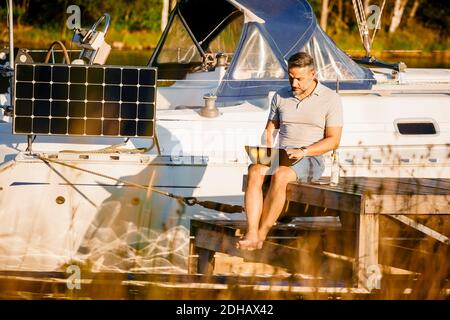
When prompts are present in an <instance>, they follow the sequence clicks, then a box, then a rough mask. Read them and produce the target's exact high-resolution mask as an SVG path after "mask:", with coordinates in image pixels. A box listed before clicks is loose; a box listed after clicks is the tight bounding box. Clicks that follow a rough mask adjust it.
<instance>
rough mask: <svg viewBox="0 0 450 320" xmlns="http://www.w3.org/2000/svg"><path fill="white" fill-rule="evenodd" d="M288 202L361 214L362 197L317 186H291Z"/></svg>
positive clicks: (288, 190)
mask: <svg viewBox="0 0 450 320" xmlns="http://www.w3.org/2000/svg"><path fill="white" fill-rule="evenodd" d="M286 192H287V194H286V196H287V200H289V201H295V202H299V203H305V204H309V205H313V206H319V207H324V208H329V209H334V210H343V211H348V212H353V213H359V211H360V205H361V195H358V194H351V193H345V192H340V191H334V190H329V189H324V188H321V187H320V186H316V185H309V184H308V185H306V184H303V185H302V184H289V185H288V187H287V191H286Z"/></svg>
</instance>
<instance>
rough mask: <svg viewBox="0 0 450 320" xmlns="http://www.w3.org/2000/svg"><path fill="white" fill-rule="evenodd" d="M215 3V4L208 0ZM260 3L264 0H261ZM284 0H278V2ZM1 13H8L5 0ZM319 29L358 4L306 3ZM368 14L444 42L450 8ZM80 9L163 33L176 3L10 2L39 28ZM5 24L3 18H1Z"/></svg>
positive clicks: (411, 5)
mask: <svg viewBox="0 0 450 320" xmlns="http://www.w3.org/2000/svg"><path fill="white" fill-rule="evenodd" d="M210 1H215V0H210ZM261 1H264V0H261ZM280 1H282V0H280ZM2 2H3V3H2V4H1V11H3V12H6V7H5V2H6V1H5V0H3V1H2ZM309 2H310V3H311V5H312V6H313V8H314V11H315V13H316V16H317V17H318V21H319V22H320V24H321V26H322V28H323V29H325V30H327V31H331V32H337V33H338V32H340V30H349V31H354V30H355V29H356V28H357V22H356V19H355V13H354V9H353V4H354V3H355V2H357V1H356V0H352V1H350V0H310V1H309ZM361 2H362V3H363V6H364V8H365V10H366V14H367V16H370V14H371V12H370V11H369V6H370V5H377V6H379V7H380V8H381V7H383V15H382V18H381V23H380V26H381V29H383V30H384V31H386V32H389V33H391V34H393V33H395V32H396V31H397V30H399V29H402V28H406V27H408V25H409V24H410V23H412V22H414V23H420V24H421V25H423V26H424V27H427V28H430V29H432V30H434V31H435V32H437V33H439V34H440V35H441V36H442V37H445V38H448V36H449V34H448V32H449V31H448V30H450V28H449V27H450V7H449V6H448V5H447V4H446V2H445V1H441V0H361ZM72 4H75V5H78V6H80V8H81V13H82V19H81V21H82V25H83V26H84V27H86V26H89V25H90V24H92V23H93V21H95V20H96V19H97V18H98V17H100V16H101V15H102V14H103V13H104V12H108V13H110V15H111V20H112V21H111V23H112V26H113V27H114V28H115V29H127V30H129V31H136V30H146V31H161V29H163V28H164V27H165V25H166V23H167V18H168V13H169V11H170V10H171V9H173V8H174V7H175V5H176V0H70V1H69V0H52V1H48V0H18V1H14V17H15V22H16V23H17V24H18V25H19V26H21V25H32V26H35V27H39V28H52V29H61V30H63V28H65V21H66V19H67V13H66V8H67V7H68V6H69V5H72ZM4 20H6V19H4Z"/></svg>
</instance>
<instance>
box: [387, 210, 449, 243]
mask: <svg viewBox="0 0 450 320" xmlns="http://www.w3.org/2000/svg"><path fill="white" fill-rule="evenodd" d="M389 217H392V218H394V219H397V220H398V221H400V222H402V223H404V224H406V225H408V226H410V227H412V228H414V229H416V230H419V231H420V232H422V233H424V234H426V235H427V236H429V237H432V238H433V239H436V240H437V241H440V242H442V243H444V244H449V239H448V237H446V236H445V235H443V234H440V233H439V232H437V231H435V230H433V229H431V228H428V227H427V226H426V225H423V224H421V223H418V222H416V221H414V220H412V219H410V218H408V217H405V216H404V215H399V214H390V215H389Z"/></svg>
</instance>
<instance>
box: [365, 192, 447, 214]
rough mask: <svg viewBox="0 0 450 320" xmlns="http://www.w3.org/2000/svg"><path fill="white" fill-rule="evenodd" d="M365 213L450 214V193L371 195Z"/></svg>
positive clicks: (366, 199) (367, 197) (366, 198)
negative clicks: (444, 194) (443, 194)
mask: <svg viewBox="0 0 450 320" xmlns="http://www.w3.org/2000/svg"><path fill="white" fill-rule="evenodd" d="M364 201H365V202H364V203H365V211H364V212H365V214H450V195H447V196H441V195H414V194H413V195H371V196H370V197H369V196H366V197H365V198H364Z"/></svg>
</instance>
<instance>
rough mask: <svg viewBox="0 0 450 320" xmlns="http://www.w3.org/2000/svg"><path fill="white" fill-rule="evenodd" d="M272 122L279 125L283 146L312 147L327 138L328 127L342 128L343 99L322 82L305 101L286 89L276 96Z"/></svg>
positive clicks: (273, 104) (280, 139)
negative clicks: (326, 130)
mask: <svg viewBox="0 0 450 320" xmlns="http://www.w3.org/2000/svg"><path fill="white" fill-rule="evenodd" d="M269 120H274V121H279V122H280V132H279V144H280V147H282V148H285V147H294V148H299V147H302V146H309V145H311V144H313V143H316V142H318V141H319V140H322V139H323V138H324V136H325V128H326V127H342V126H343V115H342V102H341V98H340V96H339V95H338V94H337V93H336V92H334V91H333V90H330V89H329V88H327V87H325V86H324V85H323V84H321V83H320V82H318V84H317V86H316V88H315V89H314V91H313V93H312V94H311V95H309V96H308V97H306V98H304V99H303V100H299V99H298V98H296V97H295V96H294V95H293V94H292V89H291V87H290V86H289V87H284V88H281V89H280V90H278V91H277V92H276V93H275V95H274V96H273V99H272V104H271V110H270V114H269Z"/></svg>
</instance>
